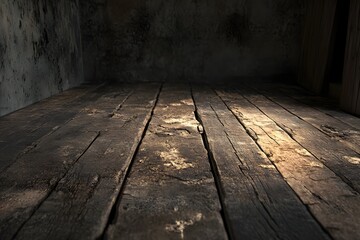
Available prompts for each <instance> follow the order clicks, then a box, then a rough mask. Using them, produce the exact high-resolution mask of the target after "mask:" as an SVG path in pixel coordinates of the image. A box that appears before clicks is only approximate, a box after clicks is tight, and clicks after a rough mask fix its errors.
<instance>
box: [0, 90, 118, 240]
mask: <svg viewBox="0 0 360 240" xmlns="http://www.w3.org/2000/svg"><path fill="white" fill-rule="evenodd" d="M123 98H124V96H121V97H119V98H118V99H116V97H115V98H114V96H113V93H110V96H105V95H104V96H103V97H102V98H100V99H99V100H98V101H97V102H96V104H95V105H100V106H101V107H102V108H103V109H104V110H99V112H101V113H103V114H102V115H101V117H100V118H98V119H97V121H98V122H101V121H102V120H104V119H106V118H109V114H112V113H113V111H114V109H116V108H117V106H118V104H119V102H121V101H122V100H123ZM96 112H97V111H96V109H95V110H94V109H85V111H83V112H80V113H79V114H78V115H77V116H76V117H75V118H74V119H73V120H71V121H70V122H68V123H67V124H66V125H65V126H64V127H62V128H61V129H59V130H58V131H56V132H55V133H53V134H51V135H49V136H47V137H46V138H43V139H42V141H41V142H40V143H39V144H38V145H37V146H36V148H34V149H32V151H30V152H28V153H26V154H25V155H23V156H21V157H20V158H19V159H17V161H16V162H15V163H13V164H12V165H11V166H10V167H8V168H7V169H6V170H5V171H4V172H2V173H1V174H0V196H1V198H0V236H1V239H11V238H13V237H14V235H15V234H16V233H17V232H18V230H19V229H20V228H21V227H22V226H23V224H24V223H26V221H27V220H28V219H29V218H30V217H31V216H32V215H33V214H34V212H35V211H36V210H37V208H38V207H39V206H41V203H42V202H43V201H44V200H45V199H46V198H47V197H48V196H49V194H50V193H51V192H52V191H53V189H54V188H55V187H56V186H57V184H58V182H59V180H60V179H61V178H62V177H64V175H65V174H66V173H67V172H68V171H69V169H71V167H72V166H73V165H74V163H75V162H77V161H78V160H79V158H80V157H81V156H82V155H83V154H84V152H85V151H86V150H87V149H88V147H89V146H90V145H91V144H92V143H93V142H94V141H95V139H96V138H97V137H98V135H99V132H98V131H97V130H96V128H93V126H94V125H95V122H96V121H93V120H94V119H95V118H94V116H96V114H95V113H96ZM99 124H101V123H99Z"/></svg>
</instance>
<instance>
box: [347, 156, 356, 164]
mask: <svg viewBox="0 0 360 240" xmlns="http://www.w3.org/2000/svg"><path fill="white" fill-rule="evenodd" d="M344 159H345V160H346V161H348V162H349V163H351V164H355V165H358V164H360V158H358V157H350V156H344Z"/></svg>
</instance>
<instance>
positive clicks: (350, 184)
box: [239, 93, 359, 193]
mask: <svg viewBox="0 0 360 240" xmlns="http://www.w3.org/2000/svg"><path fill="white" fill-rule="evenodd" d="M239 94H240V93H239ZM241 96H242V97H243V98H244V99H246V100H247V101H248V102H249V103H250V104H252V105H253V106H254V107H256V108H257V109H258V110H259V111H260V112H261V113H262V114H264V115H265V116H266V117H268V118H269V119H270V120H271V121H273V122H274V123H275V124H276V126H278V127H279V128H281V129H282V130H283V131H284V132H285V133H286V134H287V135H288V136H289V137H290V138H291V139H292V140H293V141H294V142H296V143H297V144H299V145H300V146H301V147H302V148H304V149H306V151H308V152H309V153H310V154H311V156H313V157H314V158H315V159H316V160H318V161H319V162H320V163H322V164H324V166H325V167H326V168H328V169H329V170H330V171H331V172H333V173H334V174H335V175H336V176H337V177H339V178H340V179H341V180H342V181H343V182H344V183H346V185H348V186H349V187H350V188H351V189H352V190H353V191H355V192H357V193H359V191H358V190H356V189H355V187H354V185H353V184H352V183H351V181H349V179H347V177H346V176H343V175H340V174H338V173H337V172H335V171H333V170H332V168H331V167H330V166H328V165H327V164H326V162H323V161H321V160H320V159H319V158H318V157H317V156H316V155H315V154H313V153H312V151H310V150H309V149H307V148H306V147H305V146H303V145H302V144H301V143H300V142H298V141H297V140H296V139H295V138H294V137H293V136H292V135H291V134H289V133H288V131H287V130H286V129H284V127H283V126H282V124H279V123H278V122H276V121H275V120H274V119H272V118H271V117H270V116H268V115H267V114H266V113H265V112H264V111H262V110H261V109H260V108H259V107H258V106H256V105H255V104H253V103H252V102H251V101H250V100H249V99H248V98H247V97H245V96H244V95H242V94H241ZM263 96H264V97H265V98H267V99H268V97H266V96H265V95H263ZM269 100H270V101H272V100H271V99H269ZM272 102H273V101H272ZM274 103H275V104H277V103H276V102H274ZM277 105H279V104H277ZM279 106H280V107H281V108H284V107H282V106H281V105H279ZM284 109H285V110H286V111H288V110H287V109H286V108H284ZM288 112H289V111H288ZM289 113H291V112H289ZM291 114H293V113H291ZM293 115H294V116H296V117H298V118H299V119H301V120H302V121H305V120H303V119H302V118H300V117H299V116H297V115H295V114H293ZM305 122H306V121H305ZM306 123H307V124H309V123H308V122H306ZM310 125H311V124H310ZM311 126H312V125H311ZM312 127H314V126H312ZM314 128H315V127H314ZM315 129H317V128H315ZM317 130H318V131H320V130H319V129H317ZM320 132H322V131H320ZM344 147H345V146H344ZM349 149H350V148H349ZM350 150H351V151H353V150H352V149H350ZM354 153H356V152H355V151H354Z"/></svg>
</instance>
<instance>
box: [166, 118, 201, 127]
mask: <svg viewBox="0 0 360 240" xmlns="http://www.w3.org/2000/svg"><path fill="white" fill-rule="evenodd" d="M163 121H164V122H165V123H167V124H180V125H182V126H184V127H191V128H194V129H197V127H198V125H199V122H198V121H196V120H195V119H194V118H190V117H189V116H184V117H179V118H165V119H163Z"/></svg>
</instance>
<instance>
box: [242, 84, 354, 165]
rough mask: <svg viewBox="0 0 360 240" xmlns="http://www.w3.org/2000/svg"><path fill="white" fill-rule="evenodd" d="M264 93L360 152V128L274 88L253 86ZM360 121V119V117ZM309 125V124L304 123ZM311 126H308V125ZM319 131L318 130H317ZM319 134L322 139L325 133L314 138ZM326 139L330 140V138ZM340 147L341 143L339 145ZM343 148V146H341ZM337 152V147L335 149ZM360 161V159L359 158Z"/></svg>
mask: <svg viewBox="0 0 360 240" xmlns="http://www.w3.org/2000/svg"><path fill="white" fill-rule="evenodd" d="M248 87H250V86H248ZM253 88H255V89H256V90H257V91H259V92H260V93H262V94H263V95H266V97H268V98H269V99H270V100H271V101H273V102H275V103H277V104H279V105H280V106H282V107H283V108H284V109H286V110H287V111H289V112H291V113H292V114H294V115H295V116H297V117H298V118H301V119H302V120H304V121H305V122H307V123H309V124H311V125H312V126H314V127H315V128H317V129H318V130H319V131H321V132H323V133H324V134H326V135H328V136H329V137H331V138H332V139H336V140H338V141H340V142H343V143H344V144H346V145H347V146H348V147H350V148H351V149H352V150H353V151H355V152H357V153H358V154H359V153H360V130H358V129H356V128H353V127H351V126H348V125H346V124H344V123H343V122H341V121H339V120H337V119H335V118H333V117H331V116H329V115H327V114H325V113H323V112H321V111H318V110H316V109H314V108H312V107H310V106H307V105H305V104H302V103H299V102H298V101H296V100H294V99H292V98H290V97H287V96H284V95H283V94H279V93H278V92H277V91H276V90H275V89H274V88H269V87H262V86H256V87H253ZM359 121H360V119H359ZM304 126H307V125H304ZM306 128H307V129H308V128H309V127H308V126H307V127H306ZM316 133H317V132H316ZM316 136H319V137H320V138H321V139H322V138H323V137H321V136H323V135H321V134H319V133H317V135H314V138H316ZM325 139H327V140H326V141H327V142H328V141H329V140H328V138H326V137H325ZM338 146H339V147H340V145H338ZM340 148H342V147H340ZM333 150H334V152H336V149H333ZM359 161H360V159H359Z"/></svg>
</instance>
